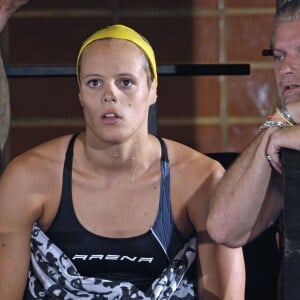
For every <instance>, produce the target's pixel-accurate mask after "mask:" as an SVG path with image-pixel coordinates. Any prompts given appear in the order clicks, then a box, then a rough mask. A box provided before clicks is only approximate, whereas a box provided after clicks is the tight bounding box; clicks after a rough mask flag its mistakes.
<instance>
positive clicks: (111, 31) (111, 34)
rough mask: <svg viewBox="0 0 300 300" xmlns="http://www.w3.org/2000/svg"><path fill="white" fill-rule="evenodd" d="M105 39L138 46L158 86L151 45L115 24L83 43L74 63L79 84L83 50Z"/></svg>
mask: <svg viewBox="0 0 300 300" xmlns="http://www.w3.org/2000/svg"><path fill="white" fill-rule="evenodd" d="M105 38H116V39H121V40H127V41H130V42H132V43H134V44H136V45H137V46H139V47H140V48H141V49H142V50H143V51H144V53H145V54H146V56H147V58H148V59H149V61H150V64H151V68H152V72H153V75H154V79H155V82H156V85H157V84H158V80H157V69H156V62H155V55H154V51H153V49H152V47H151V45H150V44H149V42H148V41H147V40H146V39H145V38H144V37H143V36H141V35H140V34H139V33H137V32H136V31H134V30H133V29H131V28H129V27H127V26H124V25H120V24H116V25H112V26H108V27H106V28H104V29H100V30H98V31H96V32H95V33H93V34H92V35H91V36H89V37H88V38H87V39H86V40H85V41H84V42H83V44H82V46H81V48H80V50H79V53H78V56H77V61H76V75H77V80H78V82H79V61H80V57H81V54H82V52H83V50H84V49H85V48H86V47H87V46H88V45H89V44H91V43H92V42H94V41H97V40H102V39H105Z"/></svg>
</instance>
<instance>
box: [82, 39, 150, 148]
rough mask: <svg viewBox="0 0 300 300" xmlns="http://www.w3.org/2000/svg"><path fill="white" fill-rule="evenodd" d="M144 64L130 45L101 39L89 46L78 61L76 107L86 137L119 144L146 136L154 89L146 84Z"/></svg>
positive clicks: (137, 52)
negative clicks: (78, 107)
mask: <svg viewBox="0 0 300 300" xmlns="http://www.w3.org/2000/svg"><path fill="white" fill-rule="evenodd" d="M147 76H148V73H147V60H146V58H145V56H144V55H143V53H142V51H141V50H140V49H139V48H138V47H137V46H136V45H135V44H133V43H131V42H129V41H125V40H121V39H104V40H99V41H95V42H93V43H91V44H90V45H89V46H87V48H86V49H85V50H84V52H83V53H82V56H81V61H80V92H79V98H80V103H81V105H82V107H83V112H84V117H85V120H86V131H87V135H88V137H89V136H90V137H94V138H96V140H99V139H100V140H102V141H103V142H106V143H121V142H123V141H124V140H126V139H128V138H130V137H131V136H134V135H137V134H139V133H142V134H145V133H146V134H147V132H148V110H149V106H150V105H151V104H153V103H154V102H155V101H156V85H155V83H153V84H152V85H151V87H149V85H148V84H147V79H148V78H147Z"/></svg>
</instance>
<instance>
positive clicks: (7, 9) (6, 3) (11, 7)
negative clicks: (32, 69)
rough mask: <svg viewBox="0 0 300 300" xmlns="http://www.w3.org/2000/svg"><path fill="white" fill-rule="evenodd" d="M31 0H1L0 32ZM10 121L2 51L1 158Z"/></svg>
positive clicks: (0, 59)
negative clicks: (18, 10) (13, 15)
mask: <svg viewBox="0 0 300 300" xmlns="http://www.w3.org/2000/svg"><path fill="white" fill-rule="evenodd" d="M28 1H29V0H15V1H13V0H0V33H1V32H2V31H3V30H4V27H5V25H6V23H7V21H8V19H9V17H10V16H11V15H12V14H13V13H14V12H15V11H16V10H17V9H19V8H20V7H21V6H23V5H24V4H26V3H27V2H28ZM9 123H10V105H9V89H8V84H7V78H6V75H5V71H4V66H3V61H2V57H1V52H0V158H1V154H2V153H1V152H2V151H3V148H4V145H5V142H6V139H7V135H8V130H9Z"/></svg>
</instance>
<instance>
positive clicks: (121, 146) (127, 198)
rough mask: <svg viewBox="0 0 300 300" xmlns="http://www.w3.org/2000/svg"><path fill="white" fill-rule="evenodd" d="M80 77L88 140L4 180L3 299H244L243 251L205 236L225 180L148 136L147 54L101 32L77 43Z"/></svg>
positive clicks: (0, 185) (47, 147)
mask: <svg viewBox="0 0 300 300" xmlns="http://www.w3.org/2000/svg"><path fill="white" fill-rule="evenodd" d="M77 70H78V83H79V101H80V103H81V105H82V108H83V113H84V118H85V123H86V126H85V131H84V132H81V133H79V134H75V135H73V136H63V137H60V138H57V139H54V140H51V141H49V142H47V143H44V144H42V145H39V146H37V147H35V148H33V149H31V150H29V151H27V152H26V153H24V154H22V155H20V156H19V157H17V158H16V159H14V160H13V161H12V162H11V163H10V164H9V165H8V167H7V169H6V170H5V172H4V174H3V176H2V178H1V182H0V265H1V268H0V294H1V295H2V296H3V298H4V299H7V300H12V299H13V300H15V299H22V297H24V299H195V298H196V297H197V293H198V297H199V299H239V300H240V299H243V294H244V265H243V256H242V250H241V249H234V250H233V249H229V248H226V247H224V246H219V245H216V244H214V243H213V242H212V240H211V239H210V238H209V236H208V234H207V231H206V217H207V214H208V203H209V198H210V195H211V192H212V189H213V188H214V186H215V184H216V183H217V182H218V180H219V179H220V178H221V176H222V175H223V168H222V167H221V166H220V165H219V164H218V163H217V162H216V161H214V160H212V159H210V158H208V157H206V156H204V155H202V154H200V153H198V152H197V151H195V150H193V149H191V148H188V147H186V146H184V145H182V144H179V143H177V142H175V141H171V140H168V139H161V138H157V137H155V136H153V135H151V134H149V132H148V111H149V107H150V105H152V104H153V103H155V101H156V98H157V72H156V62H155V57H154V53H153V50H152V48H151V46H150V44H149V43H148V42H147V41H146V40H145V39H144V38H143V37H142V36H141V35H139V34H138V33H137V32H135V31H134V30H132V29H131V28H128V27H126V26H123V25H114V26H110V27H107V28H104V29H101V30H100V31H98V32H96V33H95V34H93V35H92V36H90V37H89V38H88V39H87V40H86V41H85V42H84V43H83V45H82V47H81V49H80V51H79V55H78V59H77ZM195 237H196V238H195ZM31 240H32V245H31V248H30V241H31ZM196 240H197V242H196ZM180 250H181V251H180ZM30 254H31V258H30ZM176 255H177V256H176ZM175 256H176V260H174V257H175ZM195 256H196V260H195V262H193V260H194V257H195ZM191 264H192V266H191V267H190V265H191ZM29 269H30V273H29V276H28V279H27V273H28V270H29ZM195 270H196V271H195ZM196 273H197V275H196V276H197V278H194V277H195V276H194V274H196ZM194 279H196V281H197V287H196V285H194ZM26 287H27V288H26ZM24 290H26V291H25V296H23V293H24ZM51 297H52V298H51Z"/></svg>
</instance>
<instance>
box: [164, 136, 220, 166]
mask: <svg viewBox="0 0 300 300" xmlns="http://www.w3.org/2000/svg"><path fill="white" fill-rule="evenodd" d="M163 140H164V141H165V144H166V146H167V149H168V155H169V160H170V162H171V163H174V164H181V165H186V166H189V167H194V168H199V167H205V168H206V169H207V168H208V167H211V168H213V169H214V168H217V169H218V168H221V169H223V167H222V166H221V165H220V163H219V162H218V161H216V160H214V159H212V158H211V157H209V156H207V155H206V154H204V153H202V152H200V151H198V150H197V149H194V148H192V147H190V146H188V145H185V144H182V143H180V142H177V141H174V140H170V139H165V138H163Z"/></svg>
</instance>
